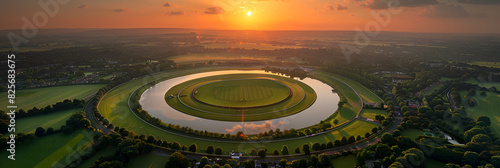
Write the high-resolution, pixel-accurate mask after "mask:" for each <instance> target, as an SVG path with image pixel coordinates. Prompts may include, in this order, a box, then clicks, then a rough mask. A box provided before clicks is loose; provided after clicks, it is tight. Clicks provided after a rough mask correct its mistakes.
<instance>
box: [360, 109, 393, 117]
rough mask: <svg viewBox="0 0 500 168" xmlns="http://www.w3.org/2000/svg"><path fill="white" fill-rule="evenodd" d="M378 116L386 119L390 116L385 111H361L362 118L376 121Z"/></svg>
mask: <svg viewBox="0 0 500 168" xmlns="http://www.w3.org/2000/svg"><path fill="white" fill-rule="evenodd" d="M378 114H380V115H382V116H384V117H387V116H388V115H389V114H388V113H387V111H385V110H379V109H363V110H361V114H360V116H362V117H365V118H369V119H373V120H375V116H376V115H378Z"/></svg>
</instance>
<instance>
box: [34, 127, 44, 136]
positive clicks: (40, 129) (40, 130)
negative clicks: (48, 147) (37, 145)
mask: <svg viewBox="0 0 500 168" xmlns="http://www.w3.org/2000/svg"><path fill="white" fill-rule="evenodd" d="M44 134H45V129H44V128H42V127H38V128H36V131H35V135H36V136H37V137H40V136H42V135H44Z"/></svg>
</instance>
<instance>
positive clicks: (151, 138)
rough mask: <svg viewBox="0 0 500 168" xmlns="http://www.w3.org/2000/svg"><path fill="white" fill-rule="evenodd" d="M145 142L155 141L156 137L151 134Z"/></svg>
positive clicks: (151, 142)
mask: <svg viewBox="0 0 500 168" xmlns="http://www.w3.org/2000/svg"><path fill="white" fill-rule="evenodd" d="M146 142H147V143H150V144H153V143H155V142H156V138H155V137H154V136H153V135H150V136H148V139H147V140H146Z"/></svg>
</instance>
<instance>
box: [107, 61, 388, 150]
mask: <svg viewBox="0 0 500 168" xmlns="http://www.w3.org/2000/svg"><path fill="white" fill-rule="evenodd" d="M209 70H213V68H198V69H190V70H183V71H170V72H161V73H156V74H152V75H150V76H147V77H144V78H138V79H136V80H132V81H129V82H126V83H124V84H122V85H121V86H120V87H118V88H116V89H114V90H113V91H110V92H109V93H108V94H106V96H105V97H104V98H103V100H102V101H101V103H100V105H99V111H100V112H101V114H102V115H103V117H105V118H106V119H108V120H109V121H110V122H111V123H113V124H114V125H115V126H118V127H126V128H127V129H129V130H132V131H134V132H135V133H136V134H145V135H150V134H151V135H155V136H156V137H157V138H160V139H163V140H167V141H169V142H173V141H178V142H181V143H182V144H186V145H190V144H191V143H196V144H197V145H198V148H199V149H206V147H207V146H208V145H214V146H221V147H223V150H224V151H225V152H227V151H231V150H235V151H241V152H244V151H247V152H248V153H249V152H250V151H251V150H252V149H254V148H257V147H265V148H267V149H268V151H269V152H272V151H273V150H274V149H281V147H282V146H283V145H288V147H289V148H290V149H295V148H296V147H299V146H302V144H304V143H314V142H320V143H325V142H328V141H333V140H335V139H337V138H341V137H340V136H339V135H351V134H353V135H362V136H364V134H365V133H366V132H368V131H370V130H371V129H372V128H373V127H374V126H378V125H375V124H373V123H369V122H364V121H359V120H355V121H354V122H352V123H350V124H349V125H347V126H345V128H343V129H341V130H337V131H332V132H331V133H328V134H323V135H319V136H314V137H309V138H304V139H297V140H285V141H279V142H270V143H258V144H250V143H245V142H243V143H227V142H212V141H202V140H196V139H191V138H187V137H181V136H176V135H172V134H170V133H167V132H164V131H161V130H158V129H156V128H154V127H151V126H150V125H148V124H146V123H144V122H142V121H140V120H139V119H138V118H137V117H135V116H134V115H133V114H131V112H130V111H129V109H128V106H127V99H128V96H129V95H130V94H131V92H132V91H133V90H134V89H136V88H137V87H139V86H141V85H142V84H145V82H148V81H153V80H156V79H161V78H163V77H175V76H180V75H186V74H190V73H194V72H203V71H209ZM315 76H316V77H319V76H321V75H319V74H315ZM325 79H326V78H325ZM325 82H326V83H327V84H329V85H332V86H334V87H335V86H337V85H342V83H340V82H338V81H334V80H332V79H330V80H328V81H325ZM343 86H344V87H343V88H346V87H347V86H346V85H343ZM343 88H338V89H343ZM346 89H348V87H347V88H346ZM344 94H346V95H349V97H350V98H351V100H357V96H356V95H355V94H347V93H344ZM352 95H354V96H355V98H353V97H352ZM346 97H347V96H346ZM356 102H357V101H354V102H352V103H350V104H349V105H346V107H344V108H343V110H344V109H346V110H345V111H341V112H340V114H338V116H339V117H345V119H346V120H348V119H349V120H350V119H352V117H354V116H355V115H356V114H357V112H358V111H359V109H360V108H361V106H360V104H359V103H357V104H356ZM347 106H353V107H354V106H355V107H356V108H357V109H358V110H355V109H349V108H347ZM346 114H347V115H350V117H351V118H349V117H347V116H345V115H346ZM339 123H340V122H339ZM312 124H314V123H312Z"/></svg>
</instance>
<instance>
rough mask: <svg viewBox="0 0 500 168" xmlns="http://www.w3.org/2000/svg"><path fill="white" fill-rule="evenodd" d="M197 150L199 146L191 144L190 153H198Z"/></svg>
mask: <svg viewBox="0 0 500 168" xmlns="http://www.w3.org/2000/svg"><path fill="white" fill-rule="evenodd" d="M197 149H198V145H196V144H195V143H193V144H191V146H189V151H190V152H196V150H197Z"/></svg>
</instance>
